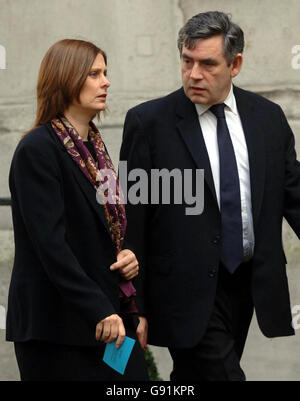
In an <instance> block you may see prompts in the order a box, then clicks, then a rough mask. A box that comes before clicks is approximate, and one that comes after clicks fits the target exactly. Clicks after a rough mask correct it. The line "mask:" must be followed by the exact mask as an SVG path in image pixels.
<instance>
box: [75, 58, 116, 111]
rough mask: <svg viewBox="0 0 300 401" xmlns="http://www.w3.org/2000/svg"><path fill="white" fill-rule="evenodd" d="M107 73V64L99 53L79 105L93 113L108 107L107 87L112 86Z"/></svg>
mask: <svg viewBox="0 0 300 401" xmlns="http://www.w3.org/2000/svg"><path fill="white" fill-rule="evenodd" d="M106 74H107V68H106V64H105V61H104V58H103V56H102V54H100V53H99V54H98V56H97V57H96V58H95V61H94V64H93V66H92V68H91V71H90V72H89V75H88V77H87V79H86V81H85V83H84V85H83V88H82V89H81V92H80V95H79V100H80V103H79V104H77V106H80V107H81V108H83V109H84V110H86V111H87V112H91V113H92V114H96V113H97V112H99V111H104V110H105V109H106V96H107V89H108V88H109V86H110V82H109V80H108V79H107V77H106Z"/></svg>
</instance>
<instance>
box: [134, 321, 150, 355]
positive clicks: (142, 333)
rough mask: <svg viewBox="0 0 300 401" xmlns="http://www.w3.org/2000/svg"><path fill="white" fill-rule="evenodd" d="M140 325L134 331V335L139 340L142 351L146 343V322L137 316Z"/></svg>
mask: <svg viewBox="0 0 300 401" xmlns="http://www.w3.org/2000/svg"><path fill="white" fill-rule="evenodd" d="M139 319H140V323H139V325H138V327H137V329H136V334H137V337H138V339H139V343H140V344H141V347H142V348H143V350H144V351H146V348H147V341H148V322H147V319H146V318H145V317H143V316H139Z"/></svg>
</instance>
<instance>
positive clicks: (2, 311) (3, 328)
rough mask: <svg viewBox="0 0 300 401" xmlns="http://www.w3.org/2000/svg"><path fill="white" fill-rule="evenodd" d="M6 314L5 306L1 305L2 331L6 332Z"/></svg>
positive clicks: (0, 321)
mask: <svg viewBox="0 0 300 401" xmlns="http://www.w3.org/2000/svg"><path fill="white" fill-rule="evenodd" d="M5 320H6V312H5V308H4V306H2V305H0V330H5Z"/></svg>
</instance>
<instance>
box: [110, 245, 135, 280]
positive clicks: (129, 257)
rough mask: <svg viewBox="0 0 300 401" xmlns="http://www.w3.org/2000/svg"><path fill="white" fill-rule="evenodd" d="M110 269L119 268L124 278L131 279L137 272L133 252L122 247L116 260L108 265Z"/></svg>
mask: <svg viewBox="0 0 300 401" xmlns="http://www.w3.org/2000/svg"><path fill="white" fill-rule="evenodd" d="M110 270H112V271H113V270H119V272H120V274H121V276H122V277H123V278H125V279H126V280H132V279H133V278H134V277H135V276H137V275H138V272H139V264H138V261H137V258H136V256H135V254H134V253H133V252H132V251H130V250H129V249H123V250H122V251H121V252H119V254H118V256H117V262H115V263H114V264H112V265H111V266H110Z"/></svg>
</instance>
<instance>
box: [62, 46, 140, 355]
mask: <svg viewBox="0 0 300 401" xmlns="http://www.w3.org/2000/svg"><path fill="white" fill-rule="evenodd" d="M109 86H110V82H109V80H108V79H107V67H106V63H105V60H104V57H103V56H102V54H98V56H97V57H96V58H95V61H94V63H93V65H92V68H91V71H90V73H89V75H88V77H87V79H86V81H85V83H84V86H83V88H82V90H81V92H80V96H79V102H77V101H74V102H73V103H72V104H71V105H70V106H69V107H68V109H67V110H65V112H64V115H65V116H66V118H67V119H68V120H69V121H70V123H71V124H72V125H73V126H74V127H75V129H76V130H77V132H78V134H79V135H80V136H81V138H82V140H83V141H87V140H88V131H89V122H90V121H91V120H92V119H93V118H94V117H95V116H96V114H97V113H98V112H101V111H104V110H105V109H106V96H107V91H108V88H109ZM110 270H111V271H115V270H118V271H119V273H120V274H121V276H122V277H123V278H125V279H126V280H131V279H133V278H134V277H135V276H137V274H138V270H139V265H138V261H137V259H136V256H135V254H134V253H133V252H132V251H131V250H129V249H123V250H122V251H120V252H119V254H118V255H117V261H116V262H115V263H113V264H112V265H111V266H110ZM125 335H126V331H125V327H124V324H123V320H122V319H121V317H120V316H119V315H117V314H113V315H110V316H108V317H106V318H105V319H103V320H101V321H100V322H99V323H98V324H97V326H96V332H95V337H96V340H97V341H103V342H105V343H109V342H112V341H114V340H115V339H117V342H116V347H117V348H119V347H120V346H121V345H122V343H123V341H124V338H125Z"/></svg>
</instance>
